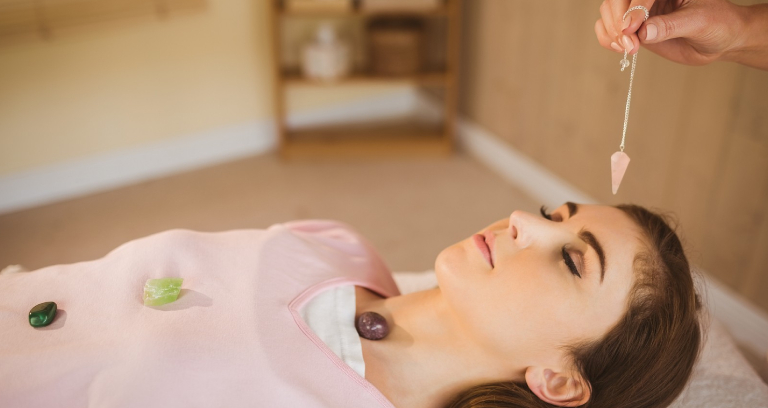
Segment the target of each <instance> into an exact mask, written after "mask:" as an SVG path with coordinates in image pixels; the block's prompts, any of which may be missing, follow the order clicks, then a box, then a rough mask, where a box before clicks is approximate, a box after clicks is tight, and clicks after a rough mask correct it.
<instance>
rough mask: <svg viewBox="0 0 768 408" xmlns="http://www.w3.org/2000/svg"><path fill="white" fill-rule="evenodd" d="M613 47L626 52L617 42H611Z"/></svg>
mask: <svg viewBox="0 0 768 408" xmlns="http://www.w3.org/2000/svg"><path fill="white" fill-rule="evenodd" d="M611 48H613V49H614V50H616V51H618V52H624V50H623V49H622V48H621V47H620V46H619V44H616V43H615V42H612V43H611Z"/></svg>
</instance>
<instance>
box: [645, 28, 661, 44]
mask: <svg viewBox="0 0 768 408" xmlns="http://www.w3.org/2000/svg"><path fill="white" fill-rule="evenodd" d="M657 33H658V29H657V28H656V25H655V24H646V26H645V41H651V40H653V39H654V38H656V34H657Z"/></svg>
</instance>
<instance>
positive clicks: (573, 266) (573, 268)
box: [539, 205, 581, 278]
mask: <svg viewBox="0 0 768 408" xmlns="http://www.w3.org/2000/svg"><path fill="white" fill-rule="evenodd" d="M539 212H540V213H541V216H542V217H544V218H546V219H548V220H550V221H552V214H550V213H548V212H547V207H545V206H543V205H542V206H541V208H539ZM560 252H562V254H563V261H565V265H566V266H567V267H568V269H570V270H571V273H572V274H574V275H576V276H578V277H579V278H581V274H580V273H579V269H578V268H576V263H575V262H573V258H571V254H569V253H568V251H567V250H566V249H565V245H563V248H562V249H561V251H560Z"/></svg>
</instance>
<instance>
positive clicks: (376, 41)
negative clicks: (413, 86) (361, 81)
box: [368, 18, 424, 76]
mask: <svg viewBox="0 0 768 408" xmlns="http://www.w3.org/2000/svg"><path fill="white" fill-rule="evenodd" d="M368 41H369V50H370V68H371V73H373V74H376V75H387V76H402V75H412V74H416V73H419V72H421V71H422V68H423V65H424V58H423V54H424V53H423V52H422V51H423V50H422V48H423V41H424V26H423V22H422V21H421V20H419V19H401V18H398V19H395V18H387V19H377V20H373V21H371V22H370V24H369V25H368Z"/></svg>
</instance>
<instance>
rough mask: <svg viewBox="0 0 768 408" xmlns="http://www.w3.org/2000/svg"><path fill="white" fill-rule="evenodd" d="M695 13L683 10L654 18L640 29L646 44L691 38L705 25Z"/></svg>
mask: <svg viewBox="0 0 768 408" xmlns="http://www.w3.org/2000/svg"><path fill="white" fill-rule="evenodd" d="M695 17H696V16H695V11H692V10H688V9H685V8H682V9H680V10H676V11H674V12H672V13H670V14H664V15H658V16H653V17H651V18H649V19H648V21H647V22H646V23H645V24H644V25H643V27H642V28H641V29H640V32H639V33H638V34H640V38H642V39H643V43H644V44H656V43H660V42H662V41H666V40H669V39H672V38H678V37H689V36H691V35H693V34H694V33H695V31H696V30H697V29H698V28H700V27H701V26H702V25H703V22H701V21H696V18H695Z"/></svg>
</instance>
